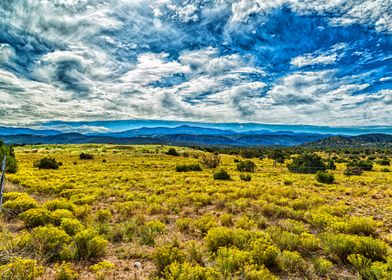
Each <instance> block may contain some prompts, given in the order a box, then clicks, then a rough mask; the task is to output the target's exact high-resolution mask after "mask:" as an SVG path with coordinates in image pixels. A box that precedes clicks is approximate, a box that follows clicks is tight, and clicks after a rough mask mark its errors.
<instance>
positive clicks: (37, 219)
mask: <svg viewBox="0 0 392 280" xmlns="http://www.w3.org/2000/svg"><path fill="white" fill-rule="evenodd" d="M50 214H51V213H50V211H49V210H46V209H44V208H33V209H29V210H27V211H26V212H23V213H21V214H19V216H18V217H19V218H20V219H22V220H23V221H24V223H25V225H26V226H27V227H29V228H34V227H38V226H44V225H46V224H48V223H49V222H50V217H51V216H50Z"/></svg>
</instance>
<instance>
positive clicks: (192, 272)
mask: <svg viewBox="0 0 392 280" xmlns="http://www.w3.org/2000/svg"><path fill="white" fill-rule="evenodd" d="M210 274H211V269H207V268H205V267H202V266H200V265H194V266H193V265H191V264H190V263H188V262H183V263H179V262H177V261H175V262H172V263H171V264H169V265H168V266H166V268H165V271H164V273H163V279H168V280H174V279H175V280H208V279H211V280H212V279H213V278H211V277H210Z"/></svg>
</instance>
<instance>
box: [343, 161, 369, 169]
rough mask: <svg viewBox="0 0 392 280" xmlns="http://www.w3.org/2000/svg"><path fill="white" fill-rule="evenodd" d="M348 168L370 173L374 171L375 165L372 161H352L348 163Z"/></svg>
mask: <svg viewBox="0 0 392 280" xmlns="http://www.w3.org/2000/svg"><path fill="white" fill-rule="evenodd" d="M346 166H347V168H359V169H361V170H363V171H370V170H372V169H373V163H372V162H370V161H364V160H361V161H352V162H350V163H347V165H346Z"/></svg>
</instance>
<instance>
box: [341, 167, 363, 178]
mask: <svg viewBox="0 0 392 280" xmlns="http://www.w3.org/2000/svg"><path fill="white" fill-rule="evenodd" d="M362 173H363V171H362V169H361V168H358V167H347V168H346V169H345V170H344V171H343V174H344V175H346V176H353V175H355V176H360V175H361V174H362Z"/></svg>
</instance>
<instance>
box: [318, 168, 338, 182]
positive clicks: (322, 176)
mask: <svg viewBox="0 0 392 280" xmlns="http://www.w3.org/2000/svg"><path fill="white" fill-rule="evenodd" d="M316 180H317V182H319V183H324V184H332V183H333V182H334V181H335V177H334V176H333V174H331V173H326V172H322V171H317V173H316Z"/></svg>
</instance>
